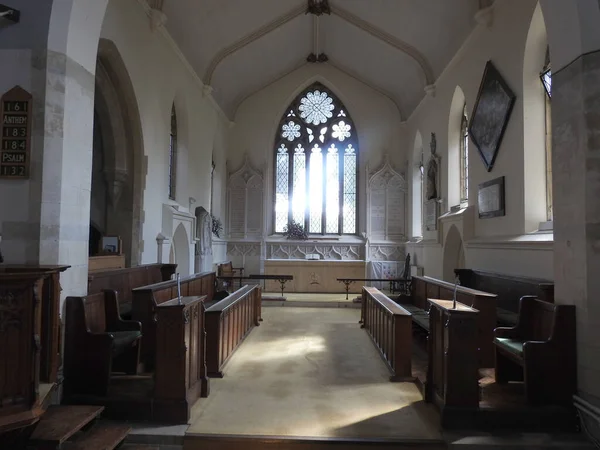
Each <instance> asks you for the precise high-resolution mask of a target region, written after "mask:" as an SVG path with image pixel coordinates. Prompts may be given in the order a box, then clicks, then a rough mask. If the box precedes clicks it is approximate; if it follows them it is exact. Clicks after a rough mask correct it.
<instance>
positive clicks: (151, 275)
mask: <svg viewBox="0 0 600 450" xmlns="http://www.w3.org/2000/svg"><path fill="white" fill-rule="evenodd" d="M176 269H177V264H144V265H142V266H136V267H128V268H126V269H113V270H104V271H100V272H94V273H90V274H89V275H88V295H91V294H97V293H99V292H102V291H104V290H107V289H108V290H111V291H116V292H117V294H118V297H119V312H120V313H121V316H123V317H129V316H130V315H131V291H132V289H135V288H137V287H140V286H147V285H149V284H154V283H160V282H161V281H167V280H170V279H171V277H172V276H173V274H175V270H176Z"/></svg>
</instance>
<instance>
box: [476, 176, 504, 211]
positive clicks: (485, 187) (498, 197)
mask: <svg viewBox="0 0 600 450" xmlns="http://www.w3.org/2000/svg"><path fill="white" fill-rule="evenodd" d="M477 206H478V209H479V218H480V219H490V218H492V217H499V216H504V215H505V214H506V212H505V206H504V177H500V178H495V179H493V180H490V181H486V182H485V183H481V184H480V185H479V191H478V193H477Z"/></svg>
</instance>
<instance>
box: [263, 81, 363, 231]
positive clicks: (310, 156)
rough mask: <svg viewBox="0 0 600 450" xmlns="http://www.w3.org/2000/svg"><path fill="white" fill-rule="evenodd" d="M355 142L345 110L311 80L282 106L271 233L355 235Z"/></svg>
mask: <svg viewBox="0 0 600 450" xmlns="http://www.w3.org/2000/svg"><path fill="white" fill-rule="evenodd" d="M357 148H358V145H357V140H356V130H355V128H354V123H353V122H352V119H351V118H350V115H349V114H348V110H347V109H346V108H345V107H344V106H343V105H342V103H341V102H340V101H339V100H338V99H337V98H336V97H335V95H333V94H332V93H331V92H330V91H329V89H327V88H326V87H325V86H323V85H322V84H320V83H315V84H313V85H312V86H311V87H310V88H308V89H306V90H305V91H304V92H303V93H301V94H300V95H299V96H298V97H297V98H296V99H295V100H294V101H293V102H292V104H291V105H290V107H289V108H288V109H287V110H286V113H285V114H284V116H283V118H282V119H281V121H280V124H279V129H278V131H277V137H276V139H275V183H274V184H275V214H274V226H275V232H276V233H282V232H283V231H284V229H285V227H286V226H287V225H288V223H290V221H292V220H293V221H295V222H298V223H300V225H302V226H303V227H304V228H305V229H306V230H307V231H308V233H309V234H312V235H316V234H356V232H357V180H358V176H357V168H358V161H357V158H358V154H357Z"/></svg>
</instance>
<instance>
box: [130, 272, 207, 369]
mask: <svg viewBox="0 0 600 450" xmlns="http://www.w3.org/2000/svg"><path fill="white" fill-rule="evenodd" d="M180 285H181V296H182V297H195V296H206V301H207V302H211V301H212V299H213V295H214V285H215V273H214V272H203V273H197V274H194V275H190V276H188V277H183V278H181V279H180ZM176 297H177V280H169V281H163V282H160V283H155V284H150V285H148V286H141V287H138V288H135V289H133V291H132V317H133V319H134V320H137V321H139V322H141V323H142V334H143V336H142V361H143V362H144V364H145V365H146V369H148V370H150V369H152V368H153V367H154V357H155V354H156V321H155V316H156V307H157V306H158V305H160V304H162V303H165V302H168V301H169V300H172V299H174V298H176Z"/></svg>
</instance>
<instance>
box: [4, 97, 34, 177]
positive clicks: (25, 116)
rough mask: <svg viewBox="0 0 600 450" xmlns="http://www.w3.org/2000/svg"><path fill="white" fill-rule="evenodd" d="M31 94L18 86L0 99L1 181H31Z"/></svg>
mask: <svg viewBox="0 0 600 450" xmlns="http://www.w3.org/2000/svg"><path fill="white" fill-rule="evenodd" d="M32 103H33V102H32V97H31V94H30V93H29V92H27V91H25V90H24V89H22V88H21V87H19V86H16V87H14V88H13V89H11V90H10V91H8V92H7V93H6V94H4V95H3V96H2V98H1V99H0V124H1V126H2V128H1V130H2V133H1V135H0V177H1V178H21V179H22V178H29V163H30V160H29V153H30V148H31V115H32V114H31V110H32Z"/></svg>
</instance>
